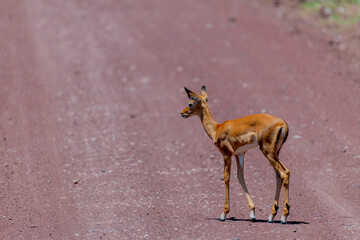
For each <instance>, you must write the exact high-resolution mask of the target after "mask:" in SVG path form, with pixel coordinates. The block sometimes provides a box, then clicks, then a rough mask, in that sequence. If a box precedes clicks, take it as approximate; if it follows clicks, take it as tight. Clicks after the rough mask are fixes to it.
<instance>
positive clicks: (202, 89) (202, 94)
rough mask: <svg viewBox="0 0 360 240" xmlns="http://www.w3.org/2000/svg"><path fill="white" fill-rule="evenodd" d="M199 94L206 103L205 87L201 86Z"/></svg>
mask: <svg viewBox="0 0 360 240" xmlns="http://www.w3.org/2000/svg"><path fill="white" fill-rule="evenodd" d="M200 94H201V96H202V97H203V98H204V99H205V100H206V101H208V95H207V93H206V87H205V86H202V88H201V91H200Z"/></svg>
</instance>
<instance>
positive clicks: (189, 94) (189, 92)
mask: <svg viewBox="0 0 360 240" xmlns="http://www.w3.org/2000/svg"><path fill="white" fill-rule="evenodd" d="M184 88H185V91H186V93H187V95H188V97H189V99H191V100H196V101H201V100H200V98H199V96H198V95H196V93H193V92H192V91H190V90H189V89H187V88H186V87H184Z"/></svg>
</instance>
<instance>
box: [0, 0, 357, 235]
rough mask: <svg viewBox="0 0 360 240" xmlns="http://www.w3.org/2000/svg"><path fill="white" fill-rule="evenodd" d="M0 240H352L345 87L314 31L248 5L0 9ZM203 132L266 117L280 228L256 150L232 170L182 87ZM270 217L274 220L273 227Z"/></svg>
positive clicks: (339, 67) (268, 175) (349, 103)
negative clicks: (276, 155) (227, 180)
mask: <svg viewBox="0 0 360 240" xmlns="http://www.w3.org/2000/svg"><path fill="white" fill-rule="evenodd" d="M0 5H1V8H0V35H1V38H0V86H1V87H0V99H1V105H0V110H1V111H0V134H1V135H0V137H1V138H0V139H1V145H0V151H1V168H0V181H1V182H0V183H1V184H0V197H1V204H0V238H1V239H142V238H147V239H245V238H252V239H280V238H281V239H360V237H359V236H360V202H359V199H360V170H359V164H360V138H359V127H360V111H359V110H360V98H359V94H360V86H359V84H360V82H359V75H358V74H357V73H356V72H355V71H354V70H353V68H351V67H349V62H348V59H347V57H346V56H344V55H343V54H342V53H341V52H340V53H339V51H337V50H334V49H333V48H331V46H329V44H328V39H327V37H326V36H324V35H323V34H322V33H318V32H316V31H313V30H312V28H311V26H308V25H304V26H302V28H301V31H294V28H293V24H294V23H293V22H292V21H288V20H287V19H284V18H279V17H278V16H277V10H276V9H275V8H269V7H268V6H262V5H259V4H255V3H250V1H238V0H229V1H217V0H208V1H175V0H167V1H155V0H153V1H148V0H147V1H146V0H138V1H130V0H128V1H125V0H122V1H115V0H112V1H111V0H106V1H101V2H100V1H85V0H79V1H70V0H66V1H46V0H42V1H30V0H25V1H5V0H2V1H0ZM202 85H206V86H207V89H208V94H209V104H210V107H211V110H212V113H213V116H214V118H215V119H216V120H217V121H218V122H222V121H225V120H227V119H232V118H238V117H241V116H245V115H248V114H252V113H259V112H267V113H271V114H273V115H276V116H279V117H282V118H284V119H285V120H286V121H287V122H288V124H289V126H290V136H289V139H288V141H287V142H286V144H285V146H284V148H283V150H282V154H281V159H282V161H283V162H284V163H285V165H286V166H287V167H288V168H289V169H290V170H291V182H290V183H291V185H290V200H291V202H290V203H291V215H290V217H289V224H287V225H281V224H279V221H278V220H280V216H278V217H277V218H276V220H277V222H275V223H273V224H268V223H267V222H266V219H267V217H268V214H269V213H270V208H271V204H272V201H273V197H274V191H275V177H274V174H273V170H272V168H271V167H270V166H269V163H268V162H267V160H266V159H265V158H264V157H263V156H262V155H261V153H260V152H259V151H256V150H253V151H251V152H249V153H248V154H247V156H246V159H245V178H246V180H247V185H248V188H249V191H250V193H251V195H253V196H254V198H253V200H254V201H255V204H256V207H257V218H258V221H257V222H255V223H253V222H250V221H249V220H248V219H249V218H248V215H249V213H248V208H247V204H246V199H245V196H244V194H243V193H242V190H241V187H240V185H239V184H238V182H237V180H236V178H235V174H234V173H235V172H234V171H235V168H233V170H234V171H233V176H232V182H231V185H232V188H231V199H232V202H231V204H232V205H231V212H230V213H229V215H228V217H229V218H230V219H229V220H227V221H225V222H219V221H218V218H219V216H220V214H221V212H222V210H223V203H224V184H223V181H222V172H223V165H222V160H221V156H220V154H219V153H218V152H217V150H216V148H215V147H214V146H213V145H212V143H211V141H210V140H209V139H208V138H207V136H206V134H205V133H204V131H203V129H202V127H201V124H200V121H199V120H198V119H196V118H191V119H187V120H184V119H182V118H181V117H180V115H179V113H180V111H181V109H182V108H183V107H184V106H185V104H186V103H187V97H186V94H185V93H184V91H183V90H182V88H183V87H184V86H187V87H188V88H190V89H192V90H194V91H199V90H200V87H201V86H202ZM279 215H281V211H280V214H279Z"/></svg>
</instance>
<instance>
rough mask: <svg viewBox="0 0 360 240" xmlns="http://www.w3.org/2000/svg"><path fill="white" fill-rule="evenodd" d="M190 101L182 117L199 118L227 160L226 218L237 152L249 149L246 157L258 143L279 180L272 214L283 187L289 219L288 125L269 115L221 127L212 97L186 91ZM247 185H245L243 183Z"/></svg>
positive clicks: (250, 203)
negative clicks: (283, 153) (284, 153)
mask: <svg viewBox="0 0 360 240" xmlns="http://www.w3.org/2000/svg"><path fill="white" fill-rule="evenodd" d="M185 90H186V92H187V94H188V97H189V99H190V101H189V105H188V106H186V107H185V108H184V109H183V110H182V112H181V116H182V117H185V118H188V117H190V116H191V115H198V116H199V117H200V120H201V123H202V125H203V127H204V130H205V132H206V133H207V134H208V136H209V137H210V138H211V139H212V141H213V143H214V144H215V146H216V147H217V148H218V149H219V151H220V152H221V154H222V155H223V158H224V181H225V207H224V212H223V213H224V214H225V216H226V214H227V213H228V212H229V211H230V205H229V182H230V169H231V157H232V156H233V155H234V153H235V152H236V150H238V149H240V150H242V149H245V150H244V152H243V153H241V154H243V155H244V154H245V152H246V151H247V148H246V147H245V148H243V147H244V146H246V145H247V146H250V145H248V144H255V143H254V141H257V144H258V148H259V149H260V151H261V152H262V153H263V154H264V156H265V157H266V158H267V159H268V160H269V162H270V163H271V165H272V166H273V168H274V170H275V173H276V176H277V187H276V194H275V200H274V203H273V208H272V211H271V214H272V215H273V216H275V215H276V213H277V209H278V200H279V193H280V188H281V185H283V186H284V215H283V216H284V217H285V220H286V217H287V216H288V215H289V209H290V205H289V178H290V171H289V170H288V169H287V168H286V167H285V166H284V165H283V164H282V163H281V162H280V160H279V158H278V154H279V152H280V149H281V147H282V145H283V144H284V142H285V141H286V138H287V135H288V125H287V124H286V122H285V121H284V120H282V119H280V118H277V117H274V116H271V115H268V114H254V115H250V116H246V117H243V118H239V119H235V120H231V121H225V122H224V123H220V124H219V123H217V122H216V121H215V120H214V118H213V117H212V115H211V113H210V110H209V106H208V104H207V99H208V95H207V93H206V88H205V87H202V88H201V92H200V95H197V94H195V93H193V92H192V91H190V90H188V89H186V88H185ZM235 157H236V160H237V163H238V174H239V173H240V175H239V176H240V177H238V179H239V182H240V183H241V184H242V186H243V188H244V191H245V193H246V194H247V195H246V196H247V199H248V204H249V209H250V211H251V210H254V209H255V206H254V204H253V203H252V200H251V197H250V195H249V194H248V192H247V189H246V186H245V182H244V180H243V175H241V172H239V171H243V167H242V166H239V158H238V156H237V155H235ZM241 181H243V182H241Z"/></svg>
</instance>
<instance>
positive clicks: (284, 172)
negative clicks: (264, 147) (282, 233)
mask: <svg viewBox="0 0 360 240" xmlns="http://www.w3.org/2000/svg"><path fill="white" fill-rule="evenodd" d="M264 154H265V156H266V158H267V159H268V160H269V161H270V163H271V165H272V166H273V168H274V169H275V171H276V172H277V173H279V175H280V178H281V181H282V185H283V186H284V212H283V216H282V217H281V223H286V222H287V217H288V216H289V213H290V204H289V181H290V171H289V169H287V168H286V167H285V166H284V164H282V162H280V160H279V159H278V157H277V156H276V154H271V153H266V152H265V153H264ZM276 191H279V192H280V189H278V188H277V189H276ZM276 196H277V192H276V194H275V197H276ZM274 207H275V203H274ZM273 210H274V209H273ZM273 210H272V212H271V215H272V213H273ZM271 215H270V216H269V220H270V217H271Z"/></svg>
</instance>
